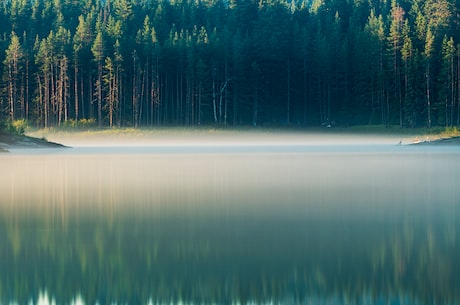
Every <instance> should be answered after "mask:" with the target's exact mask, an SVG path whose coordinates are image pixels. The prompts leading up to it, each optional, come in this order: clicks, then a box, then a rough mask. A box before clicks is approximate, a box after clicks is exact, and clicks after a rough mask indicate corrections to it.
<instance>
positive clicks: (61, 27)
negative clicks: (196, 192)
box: [0, 0, 460, 127]
mask: <svg viewBox="0 0 460 305" xmlns="http://www.w3.org/2000/svg"><path fill="white" fill-rule="evenodd" d="M459 4H460V2H458V1H454V0H391V1H390V0H368V1H362V0H348V1H347V0H292V1H289V0H257V1H255V0H226V1H221V0H193V1H192V0H169V1H166V0H83V1H74V0H52V1H44V0H3V1H0V63H1V65H0V75H1V77H2V78H1V82H0V110H1V111H0V120H3V121H4V120H11V121H14V120H18V119H25V120H27V121H28V122H29V123H30V124H31V125H34V126H36V127H50V126H58V125H69V126H76V125H78V124H79V123H81V122H83V123H91V124H94V125H95V126H100V127H102V126H104V127H106V126H107V127H108V126H109V127H113V126H133V127H140V126H157V125H186V126H187V125H200V124H217V125H254V126H256V125H257V126H259V125H271V126H273V125H274V126H281V125H282V126H288V125H295V126H319V125H324V126H334V125H340V126H348V125H355V124H380V125H399V126H402V127H416V126H428V127H431V126H454V125H459V124H460V15H459V12H458V6H459Z"/></svg>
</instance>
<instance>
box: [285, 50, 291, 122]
mask: <svg viewBox="0 0 460 305" xmlns="http://www.w3.org/2000/svg"><path fill="white" fill-rule="evenodd" d="M286 102H287V104H286V123H287V124H288V125H289V124H291V59H288V62H287V101H286Z"/></svg>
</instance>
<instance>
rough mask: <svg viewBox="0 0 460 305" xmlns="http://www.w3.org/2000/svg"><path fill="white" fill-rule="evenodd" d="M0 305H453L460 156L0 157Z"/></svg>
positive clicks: (176, 150) (321, 152) (188, 150)
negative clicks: (53, 304)
mask: <svg viewBox="0 0 460 305" xmlns="http://www.w3.org/2000/svg"><path fill="white" fill-rule="evenodd" d="M0 168H1V175H0V194H1V195H0V245H1V248H0V304H40V305H45V304H52V303H53V302H54V303H55V304H459V303H460V289H458V287H460V260H459V257H460V206H459V205H460V151H459V150H458V149H457V148H455V147H454V148H452V147H451V148H430V147H420V148H419V147H417V148H416V147H408V146H402V147H401V146H387V145H383V146H378V147H364V146H363V147H361V146H327V147H302V146H288V147H280V146H276V147H271V146H265V147H260V146H259V147H251V146H250V145H246V146H244V147H235V146H233V147H205V146H200V147H169V148H168V147H162V148H158V147H125V148H118V149H117V148H114V147H105V148H94V147H93V148H84V149H83V148H75V149H67V150H57V151H53V150H24V151H13V152H12V153H10V154H3V155H1V156H0Z"/></svg>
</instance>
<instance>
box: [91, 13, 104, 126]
mask: <svg viewBox="0 0 460 305" xmlns="http://www.w3.org/2000/svg"><path fill="white" fill-rule="evenodd" d="M100 22H101V21H100V20H99V21H98V23H99V25H98V26H97V34H96V38H95V39H94V42H93V45H92V47H91V52H92V53H93V56H94V61H95V62H96V65H97V78H96V83H95V97H96V101H97V120H98V125H99V127H101V126H102V100H103V96H102V93H103V83H102V82H103V80H102V74H103V64H104V57H105V46H104V38H103V33H102V25H101V24H100Z"/></svg>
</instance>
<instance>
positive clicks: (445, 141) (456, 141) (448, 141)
mask: <svg viewBox="0 0 460 305" xmlns="http://www.w3.org/2000/svg"><path fill="white" fill-rule="evenodd" d="M412 145H451V146H454V145H455V146H456V145H460V137H451V138H441V139H436V140H430V141H420V142H415V143H412Z"/></svg>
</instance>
